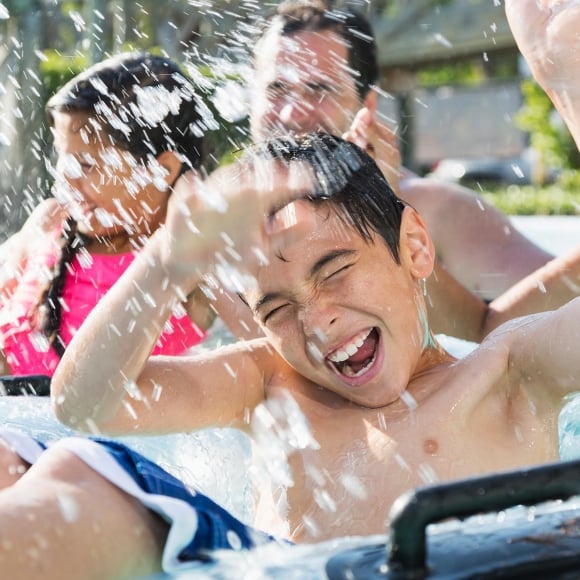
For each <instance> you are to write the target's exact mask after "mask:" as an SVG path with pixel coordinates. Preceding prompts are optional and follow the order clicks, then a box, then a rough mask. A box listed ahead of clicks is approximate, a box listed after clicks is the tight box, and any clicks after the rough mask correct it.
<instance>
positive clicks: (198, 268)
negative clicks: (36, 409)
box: [51, 166, 310, 432]
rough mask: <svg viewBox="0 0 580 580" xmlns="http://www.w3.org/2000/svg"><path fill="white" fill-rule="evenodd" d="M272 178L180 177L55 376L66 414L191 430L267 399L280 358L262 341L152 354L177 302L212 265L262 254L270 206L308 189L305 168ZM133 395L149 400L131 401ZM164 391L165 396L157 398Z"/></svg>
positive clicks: (127, 426) (121, 427)
mask: <svg viewBox="0 0 580 580" xmlns="http://www.w3.org/2000/svg"><path fill="white" fill-rule="evenodd" d="M270 169H271V166H270ZM281 171H282V172H283V169H281ZM268 177H272V176H269V175H268V174H267V170H263V168H261V169H260V171H258V170H255V171H254V170H253V169H252V168H250V169H249V170H248V169H247V167H246V169H245V170H244V169H242V170H240V169H238V168H237V167H231V168H226V169H225V170H218V171H217V172H215V173H214V174H212V176H210V177H209V178H208V180H207V181H206V182H204V183H201V182H200V181H199V180H197V179H196V180H194V182H192V180H191V177H186V176H184V177H183V178H181V181H180V182H179V184H178V185H177V186H176V189H175V191H174V192H173V194H172V197H171V200H170V204H169V208H168V214H167V218H166V223H165V226H164V227H162V228H160V229H159V230H158V231H157V232H156V233H155V234H154V235H153V236H152V238H151V239H150V240H149V242H148V243H147V244H146V245H145V247H144V248H143V250H142V251H141V252H140V253H139V254H138V256H137V257H136V259H135V260H134V261H133V263H132V264H131V266H130V267H129V268H128V269H127V271H126V272H125V274H124V275H123V276H122V277H121V278H120V279H119V280H118V281H117V283H116V284H115V285H114V286H113V288H112V289H111V290H110V291H109V292H108V293H107V295H106V296H105V297H104V298H103V299H102V300H101V301H100V302H99V304H98V305H97V307H96V308H95V309H94V310H93V311H92V312H91V314H90V315H89V316H88V317H87V319H86V321H85V322H84V323H83V325H82V327H81V328H80V329H79V331H78V332H77V333H76V335H75V337H74V339H73V341H72V342H71V344H70V345H69V346H68V348H67V350H66V352H65V355H64V356H63V358H62V361H61V363H60V365H59V367H58V368H57V370H56V372H55V374H54V377H53V380H52V384H51V395H52V398H53V406H54V409H55V412H56V414H57V417H58V418H59V419H60V420H62V421H63V422H65V423H67V424H68V425H71V426H73V427H75V428H81V429H85V430H86V429H89V430H90V429H94V428H97V429H103V428H105V429H106V430H107V431H114V432H130V431H134V430H136V429H138V430H144V431H149V432H151V431H165V430H169V429H172V430H176V429H177V430H179V429H184V428H185V429H193V428H198V427H203V426H206V425H211V424H216V423H219V424H222V425H224V424H230V423H232V422H235V421H236V420H240V419H242V418H243V417H241V415H243V413H244V412H245V409H246V408H247V407H249V408H251V407H253V406H255V405H256V404H258V402H259V401H260V400H262V398H263V396H264V384H265V381H267V380H268V378H269V376H270V374H271V371H270V368H269V365H271V364H273V363H272V361H273V360H274V359H275V357H272V356H266V354H263V353H265V352H266V346H265V344H264V343H263V341H262V342H260V343H258V344H257V345H254V344H253V343H246V344H244V345H240V346H237V347H231V348H229V349H226V351H225V352H222V351H220V353H212V354H211V355H209V354H208V355H207V356H202V357H199V358H196V359H181V358H179V359H177V358H170V357H153V358H151V359H150V358H149V355H150V352H151V349H152V348H153V346H154V344H155V342H156V339H157V337H158V335H159V333H160V331H161V330H162V328H163V325H164V323H165V321H166V320H167V319H168V318H169V316H170V314H171V312H172V309H173V306H174V305H175V304H176V303H177V302H180V301H183V300H185V297H186V296H188V295H189V294H190V293H191V292H192V290H193V289H194V288H195V287H197V286H199V284H200V283H201V282H202V280H203V275H204V273H205V272H207V271H208V270H209V269H210V267H211V266H212V265H213V263H215V262H216V261H219V260H223V259H227V257H228V255H229V254H231V253H233V254H234V255H236V256H237V255H238V253H239V255H240V256H252V255H254V256H255V257H254V259H255V260H257V259H258V256H259V255H263V254H260V253H259V252H258V253H257V254H256V253H254V252H253V249H254V248H260V245H261V244H263V243H265V240H266V238H267V236H265V233H264V231H265V230H264V223H263V222H264V215H265V214H266V213H267V208H269V207H270V205H271V204H276V203H277V202H279V199H278V200H277V199H276V196H278V197H279V198H280V199H283V198H285V197H287V196H290V197H291V196H292V193H293V191H294V189H293V188H295V187H298V189H299V190H301V191H304V186H303V183H304V181H303V182H300V178H299V177H300V176H296V178H295V179H294V181H293V182H292V184H291V186H288V182H287V181H286V182H283V180H282V182H283V183H282V184H281V186H280V187H277V185H278V182H277V181H276V180H275V179H274V178H272V179H268ZM258 178H259V181H258ZM188 179H189V181H188ZM301 183H302V185H301ZM309 183H310V182H309ZM225 234H227V235H225ZM234 249H235V251H234ZM230 250H231V252H230ZM224 257H225V258H224ZM249 261H250V258H248V260H246V262H249ZM254 346H255V347H256V348H255V349H254V350H252V347H254ZM258 347H260V348H258ZM262 354H263V356H262ZM131 393H133V394H134V395H135V397H137V399H138V398H139V397H142V399H143V402H142V403H138V402H135V399H134V398H132V399H130V398H129V397H130V394H131ZM159 393H161V396H162V400H163V402H162V403H161V402H160V403H159V404H157V405H155V404H154V403H155V400H156V398H157V397H158V395H159ZM127 401H130V403H131V408H127ZM160 401H161V399H160ZM149 407H150V408H149ZM135 409H138V411H137V414H136V416H135Z"/></svg>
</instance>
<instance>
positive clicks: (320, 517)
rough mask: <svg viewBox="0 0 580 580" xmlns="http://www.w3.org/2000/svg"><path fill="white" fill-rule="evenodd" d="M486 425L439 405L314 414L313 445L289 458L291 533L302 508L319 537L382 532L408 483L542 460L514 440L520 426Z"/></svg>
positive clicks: (298, 526)
mask: <svg viewBox="0 0 580 580" xmlns="http://www.w3.org/2000/svg"><path fill="white" fill-rule="evenodd" d="M499 420H500V418H499V417H498V421H499ZM492 427H493V426H492V425H490V424H488V423H487V422H486V421H483V420H482V421H478V420H477V418H475V419H474V418H473V417H469V420H467V419H466V416H463V417H462V416H454V415H453V413H450V412H449V410H447V412H443V409H441V408H440V407H439V406H438V405H435V406H429V405H426V406H425V408H424V409H422V410H415V411H412V412H409V413H407V414H406V416H402V417H399V418H391V419H388V418H387V417H385V416H384V415H382V414H381V413H380V411H376V412H374V411H368V412H365V414H364V417H363V418H361V412H360V409H359V410H358V411H357V412H356V413H355V412H353V413H352V414H351V413H349V412H346V411H345V412H341V413H339V416H334V417H332V418H330V417H329V418H328V419H325V420H320V418H319V417H318V420H317V422H316V427H315V428H314V429H313V436H314V438H315V439H316V441H317V443H318V445H319V449H318V450H316V451H314V450H311V451H309V452H307V453H300V454H296V455H294V456H292V457H291V458H290V464H291V468H292V473H293V476H294V482H295V485H294V487H293V488H292V489H290V490H289V497H288V499H289V500H290V506H291V508H292V511H294V509H293V508H295V507H296V506H298V510H297V512H295V513H299V514H301V515H300V519H298V520H296V521H295V522H293V524H294V525H293V526H292V527H293V528H294V529H298V530H299V532H298V535H297V536H295V539H303V540H306V541H307V540H309V537H308V531H307V530H306V529H305V528H304V527H301V522H302V514H307V520H308V521H310V522H316V526H315V527H316V528H317V529H318V533H320V534H323V535H322V536H320V537H324V538H326V537H332V536H336V535H344V534H347V533H348V534H354V535H356V534H363V535H364V534H373V533H382V532H384V530H385V521H386V518H387V515H388V511H389V509H390V507H391V505H392V503H393V502H394V500H395V499H396V498H397V497H398V496H400V495H401V494H402V493H405V492H406V491H408V490H409V489H411V488H413V487H418V486H424V485H428V484H432V483H437V482H443V481H448V480H450V479H457V478H463V477H470V476H473V475H478V474H483V473H489V472H492V471H497V470H502V469H510V468H512V467H515V466H518V465H526V464H529V463H534V461H535V460H536V459H538V460H541V459H543V457H535V456H534V454H530V453H529V452H528V450H529V447H528V446H526V445H525V444H523V443H522V442H521V441H519V439H518V437H520V438H521V436H522V433H521V432H519V433H517V432H515V431H514V434H513V436H509V434H506V430H505V429H504V428H502V427H500V426H499V425H498V424H496V429H495V430H494V429H493V428H492ZM524 436H525V434H524ZM544 460H545V459H544ZM322 530H324V532H322ZM303 534H306V535H305V536H303Z"/></svg>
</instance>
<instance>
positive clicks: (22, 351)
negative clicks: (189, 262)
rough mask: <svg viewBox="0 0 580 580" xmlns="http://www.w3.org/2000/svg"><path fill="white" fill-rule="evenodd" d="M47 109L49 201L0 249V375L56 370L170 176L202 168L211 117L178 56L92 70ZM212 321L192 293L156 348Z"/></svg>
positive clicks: (161, 209) (177, 349) (131, 252)
mask: <svg viewBox="0 0 580 580" xmlns="http://www.w3.org/2000/svg"><path fill="white" fill-rule="evenodd" d="M46 110H47V114H48V119H49V123H50V126H51V129H52V133H53V137H54V144H55V149H56V154H57V163H56V167H55V169H54V177H55V186H54V199H50V200H46V201H44V202H43V203H41V204H40V206H39V207H38V208H36V210H35V211H34V212H33V214H32V215H31V217H30V218H29V219H28V221H27V223H26V224H25V225H24V226H23V228H22V229H21V230H20V231H19V232H18V233H16V234H15V235H14V236H12V237H11V238H10V239H9V240H7V241H6V242H5V243H4V244H3V245H2V247H1V248H0V252H1V254H2V255H1V256H0V264H1V267H2V279H1V280H0V292H1V294H0V348H1V351H0V373H1V374H5V375H7V374H9V375H38V374H39V375H47V376H52V374H53V372H54V369H55V368H56V366H57V364H58V362H59V360H60V357H61V356H62V354H63V352H64V349H65V348H66V346H67V345H68V343H69V342H70V340H71V338H72V336H73V335H74V333H75V332H76V330H77V329H78V328H79V326H80V325H81V323H82V322H83V320H84V319H85V318H86V316H87V314H88V313H89V312H90V311H91V310H92V308H93V307H94V306H95V305H96V304H97V302H98V301H99V300H100V298H101V297H102V296H103V295H104V294H105V293H106V292H107V290H108V289H109V288H110V287H111V286H112V285H113V283H114V282H115V281H116V280H117V278H118V277H119V276H120V275H121V274H122V273H123V272H124V271H125V269H126V268H127V267H128V265H129V264H130V263H131V262H132V261H133V258H134V257H135V253H136V252H138V251H139V250H140V248H141V247H142V245H143V243H144V242H145V240H146V239H147V238H149V236H151V235H152V234H153V233H154V232H155V230H156V229H157V228H158V227H159V226H160V225H161V224H162V223H163V220H164V218H165V212H166V209H167V203H168V198H169V195H170V193H171V189H172V186H173V184H174V183H175V181H176V179H177V178H178V177H179V176H180V175H181V174H182V173H183V172H185V171H187V170H189V169H196V168H198V167H199V165H200V161H201V146H202V139H201V135H202V134H203V132H204V130H205V125H204V119H207V118H208V117H207V115H208V114H210V113H209V111H208V109H207V108H206V107H205V106H204V105H203V103H202V102H201V100H200V99H199V98H198V96H197V95H196V93H195V88H194V86H193V85H192V83H191V81H190V80H189V79H188V78H187V77H186V76H185V75H184V74H183V72H182V71H181V70H180V68H179V67H178V66H177V65H176V64H175V63H174V62H172V61H171V60H169V59H167V58H163V57H160V56H154V55H151V54H145V53H124V54H121V55H118V56H115V57H113V58H110V59H108V60H106V61H104V62H102V63H99V64H97V65H94V66H92V67H90V68H89V69H87V70H86V71H85V72H84V73H82V74H80V75H78V76H77V77H75V78H74V79H73V80H71V81H70V82H69V83H68V84H66V85H65V86H64V87H63V88H62V89H61V90H59V91H58V93H56V94H55V95H54V96H53V97H52V98H51V99H50V100H49V102H48V103H47V106H46ZM127 307H128V308H131V307H132V305H131V304H128V305H127ZM212 321H213V310H212V309H210V308H209V304H208V301H207V300H206V299H205V297H204V296H203V294H202V293H201V291H196V292H195V293H194V295H191V296H189V297H188V299H187V301H185V302H184V304H183V307H182V308H180V309H179V311H176V312H174V315H173V317H172V318H171V319H170V321H169V324H168V325H166V326H165V328H164V332H163V334H162V335H161V337H160V340H159V341H158V342H157V345H156V347H155V350H154V352H156V353H164V354H180V353H183V352H184V351H185V350H187V349H189V348H190V347H191V346H193V345H195V344H197V343H199V342H200V341H201V340H202V339H203V338H204V336H205V330H206V329H207V328H208V327H209V326H210V325H211V323H212ZM111 330H112V331H113V332H130V331H131V329H115V328H113V325H112V327H111Z"/></svg>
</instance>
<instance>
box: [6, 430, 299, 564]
mask: <svg viewBox="0 0 580 580" xmlns="http://www.w3.org/2000/svg"><path fill="white" fill-rule="evenodd" d="M0 437H1V438H2V439H3V440H4V441H6V442H7V443H8V444H9V445H10V447H11V448H12V449H13V450H14V452H15V453H17V454H18V455H19V456H20V457H21V458H22V459H23V460H24V461H26V462H27V463H30V464H33V463H34V462H35V461H36V460H37V459H38V458H39V457H40V455H41V454H42V453H43V451H44V450H45V449H46V445H45V444H43V443H40V442H38V441H36V440H35V439H33V438H32V437H30V436H29V435H27V434H25V433H21V432H18V431H12V430H7V429H0ZM49 445H50V447H57V446H58V447H60V448H64V449H67V450H68V451H70V452H72V453H74V454H75V455H76V456H77V457H79V458H80V459H81V460H82V461H84V462H85V463H86V464H87V465H88V466H89V467H91V468H92V469H93V470H94V471H96V472H97V473H99V474H100V475H101V476H103V477H104V478H106V479H107V480H108V481H110V482H111V483H112V484H114V485H116V486H117V487H118V488H120V489H122V490H123V491H124V492H126V493H128V494H129V495H131V496H132V497H134V498H136V499H138V500H139V501H141V503H142V504H143V505H144V506H146V507H147V508H149V509H151V510H152V511H154V512H155V513H157V514H159V515H160V516H161V517H162V518H163V519H164V520H166V521H167V522H168V524H169V526H170V529H169V534H168V536H167V542H166V544H165V548H164V550H163V558H162V568H163V571H164V572H167V573H174V572H178V571H183V570H184V569H186V568H188V567H190V566H189V565H188V564H191V563H193V562H206V561H208V560H211V552H212V551H213V550H223V549H225V550H243V549H249V548H253V547H256V546H258V545H262V544H265V543H270V542H278V541H279V540H276V539H275V538H274V537H272V536H270V535H268V534H266V533H264V532H260V531H258V530H255V529H253V528H251V527H249V526H246V525H245V524H243V523H242V522H240V521H239V520H237V519H236V518H235V517H233V516H232V515H231V514H230V513H228V512H227V511H226V510H224V509H223V508H222V507H220V506H219V505H217V504H216V503H215V502H214V501H212V500H211V499H210V498H208V497H207V496H205V495H203V494H201V493H198V492H196V491H194V490H190V489H188V488H187V487H186V486H185V485H184V484H183V483H182V482H181V481H179V480H178V479H176V478H175V477H173V476H172V475H171V474H169V473H167V472H166V471H165V470H164V469H162V468H161V467H159V466H158V465H156V464H155V463H153V462H152V461H150V460H149V459H147V458H146V457H143V456H142V455H140V454H139V453H137V452H135V451H132V450H131V449H130V448H129V447H127V446H126V445H124V444H122V443H118V442H116V441H111V440H109V439H101V438H96V437H91V438H84V437H68V438H64V439H61V440H59V441H55V442H53V443H49ZM280 543H284V544H287V543H288V544H289V542H285V541H280Z"/></svg>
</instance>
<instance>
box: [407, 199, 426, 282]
mask: <svg viewBox="0 0 580 580" xmlns="http://www.w3.org/2000/svg"><path fill="white" fill-rule="evenodd" d="M400 253H401V263H402V264H405V263H406V264H407V266H408V268H409V270H410V272H411V274H413V276H415V277H416V278H428V277H429V276H430V275H431V273H432V272H433V265H434V263H435V245H434V244H433V240H432V239H431V235H430V234H429V230H428V229H427V225H426V224H425V222H424V221H423V219H422V218H421V216H420V215H419V214H418V213H417V212H416V211H415V210H414V209H413V208H412V207H409V206H407V207H406V208H405V210H404V211H403V218H402V220H401V237H400Z"/></svg>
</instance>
